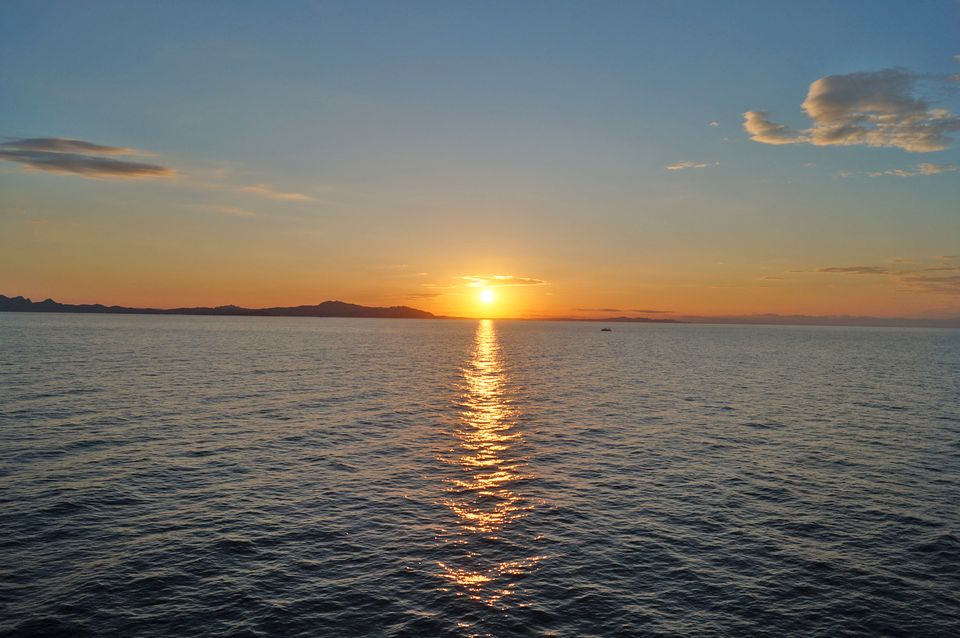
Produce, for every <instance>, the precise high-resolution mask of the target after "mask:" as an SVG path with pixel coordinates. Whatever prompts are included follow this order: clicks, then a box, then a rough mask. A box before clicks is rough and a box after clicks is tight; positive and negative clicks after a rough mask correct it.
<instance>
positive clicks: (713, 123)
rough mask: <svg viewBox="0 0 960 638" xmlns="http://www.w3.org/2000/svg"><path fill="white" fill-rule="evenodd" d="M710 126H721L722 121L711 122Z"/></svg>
mask: <svg viewBox="0 0 960 638" xmlns="http://www.w3.org/2000/svg"><path fill="white" fill-rule="evenodd" d="M709 126H712V127H714V128H716V127H718V126H720V122H717V121H713V122H710V124H709Z"/></svg>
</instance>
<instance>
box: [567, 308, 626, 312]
mask: <svg viewBox="0 0 960 638" xmlns="http://www.w3.org/2000/svg"><path fill="white" fill-rule="evenodd" d="M573 310H575V311H576V312H623V311H622V310H620V309H619V308H573Z"/></svg>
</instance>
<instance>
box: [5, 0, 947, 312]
mask: <svg viewBox="0 0 960 638" xmlns="http://www.w3.org/2000/svg"><path fill="white" fill-rule="evenodd" d="M0 61H2V63H0V293H2V294H5V295H8V296H12V295H24V296H28V297H31V298H33V299H34V300H39V299H44V298H47V297H52V298H54V299H56V300H58V301H61V302H66V303H95V302H100V303H107V304H123V305H129V306H153V307H177V306H193V305H221V304H238V305H243V306H251V307H260V306H278V305H299V304H313V303H319V302H320V301H323V300H326V299H340V300H344V301H349V302H353V303H360V304H365V305H410V306H414V307H417V308H421V309H424V310H429V311H431V312H435V313H438V314H446V315H458V316H490V317H506V316H510V317H563V316H570V317H574V316H577V317H604V316H619V315H630V316H638V315H642V316H650V317H670V316H686V315H707V316H710V315H740V314H754V313H779V314H807V315H871V316H900V317H945V316H957V315H960V168H958V167H960V3H958V2H957V1H955V0H942V1H938V0H929V1H924V2H906V1H904V2H885V1H877V0H872V1H870V2H866V1H864V2H842V3H841V2H833V1H830V2H813V1H811V2H802V3H788V2H782V3H771V2H747V1H738V2H716V1H703V2H695V1H687V2H676V1H664V2H653V1H644V2H606V1H591V2H533V1H531V2H482V3H480V2H456V1H444V2H440V1H437V2H414V1H411V2H294V1H290V2H282V3H269V2H244V1H241V0H232V1H224V2H176V1H169V2H162V3H147V2H129V1H126V2H106V1H104V2H93V1H81V2H76V1H68V2H48V1H44V0H29V1H21V0H7V1H5V2H4V3H3V4H2V6H0Z"/></svg>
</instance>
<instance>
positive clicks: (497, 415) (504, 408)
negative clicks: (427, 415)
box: [439, 319, 540, 605]
mask: <svg viewBox="0 0 960 638" xmlns="http://www.w3.org/2000/svg"><path fill="white" fill-rule="evenodd" d="M462 377H463V383H462V385H461V389H460V393H459V396H458V407H459V422H458V424H457V426H456V427H455V428H454V431H453V434H454V436H455V438H456V443H457V447H456V449H455V450H454V454H453V455H452V456H451V457H450V458H447V459H444V460H445V461H446V462H448V463H451V464H452V465H454V466H455V467H457V468H458V469H459V470H460V472H459V476H458V478H452V479H449V480H448V482H447V483H448V484H447V487H446V491H447V498H446V499H445V500H444V504H445V505H446V506H447V507H449V508H450V510H451V511H452V512H453V513H454V514H455V515H456V518H455V525H456V527H455V528H454V529H452V530H450V532H452V533H448V534H445V540H446V541H447V542H448V543H453V544H458V545H461V546H463V550H464V552H463V553H462V559H463V560H460V561H458V562H462V563H465V565H460V566H457V565H452V564H447V563H443V562H441V563H439V566H440V568H441V575H442V576H443V578H444V579H445V580H447V581H448V582H449V583H452V584H453V585H454V586H455V588H456V593H457V594H458V595H467V596H470V597H471V598H474V599H476V600H481V601H483V602H486V603H489V604H491V605H492V604H495V603H497V602H498V601H500V600H501V599H503V598H504V597H505V596H508V595H510V594H512V593H513V592H514V590H515V588H516V581H517V580H518V578H519V577H520V576H522V575H523V574H524V573H525V572H527V571H528V570H529V569H530V567H531V566H532V565H534V564H535V563H536V562H538V561H539V560H540V557H535V556H534V557H526V558H519V559H518V558H516V557H515V556H510V557H509V558H508V557H507V556H505V555H504V554H509V553H511V550H512V553H516V551H517V550H518V549H520V550H522V551H526V550H527V548H524V547H520V546H518V545H517V543H516V541H515V540H513V539H512V538H511V539H505V538H503V536H504V532H505V531H507V528H508V526H510V525H511V523H515V522H516V521H518V520H519V519H521V518H523V517H525V516H526V515H527V514H528V513H529V512H530V510H532V509H533V507H534V505H533V502H532V501H531V500H530V499H528V498H525V497H524V496H523V495H522V494H520V493H518V491H517V489H518V484H519V483H520V482H522V481H523V480H524V479H525V478H526V477H525V476H524V474H523V469H524V467H525V465H526V460H525V458H524V457H523V455H522V452H521V451H520V450H519V449H518V448H519V443H520V442H521V439H522V432H521V431H520V430H519V429H518V427H517V412H516V410H515V409H514V407H513V406H512V404H511V401H510V398H509V396H508V387H507V375H506V372H505V370H504V366H503V363H502V361H501V356H500V343H499V341H498V338H497V333H496V330H495V328H494V324H493V322H492V321H490V320H488V319H487V320H482V321H480V322H479V324H478V326H477V332H476V337H475V340H474V348H473V353H472V357H471V359H470V360H469V361H468V362H467V364H466V365H465V366H464V368H463V371H462ZM481 541H491V542H493V543H495V544H497V545H496V546H497V547H502V548H504V549H505V551H503V552H494V553H493V555H488V552H490V551H492V550H489V549H485V550H483V551H481V550H480V549H478V548H477V543H478V542H481ZM485 547H489V546H485Z"/></svg>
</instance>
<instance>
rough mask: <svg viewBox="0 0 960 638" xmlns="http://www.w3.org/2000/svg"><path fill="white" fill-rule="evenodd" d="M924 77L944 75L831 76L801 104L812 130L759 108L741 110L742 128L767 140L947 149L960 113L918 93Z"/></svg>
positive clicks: (880, 73)
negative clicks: (779, 119) (789, 123)
mask: <svg viewBox="0 0 960 638" xmlns="http://www.w3.org/2000/svg"><path fill="white" fill-rule="evenodd" d="M920 80H927V81H934V82H939V83H941V84H942V83H943V82H945V81H946V78H944V77H942V76H939V77H935V76H921V75H917V74H914V73H911V72H909V71H906V70H904V69H883V70H880V71H861V72H857V73H849V74H846V75H828V76H826V77H823V78H820V79H819V80H816V81H815V82H813V84H811V85H810V88H809V90H808V91H807V97H806V99H805V100H804V101H803V103H802V104H801V107H802V108H803V110H804V112H806V114H807V116H808V117H809V118H810V119H811V120H812V122H813V124H812V126H811V127H810V128H809V129H805V130H801V131H796V130H792V129H790V128H789V127H787V126H785V125H783V124H777V123H775V122H773V121H771V120H770V119H769V117H768V113H767V112H766V111H759V110H756V111H747V112H746V113H744V114H743V117H744V122H743V127H744V129H745V130H746V132H747V134H748V135H749V136H750V139H752V140H754V141H755V142H762V143H764V144H813V145H815V146H852V145H861V146H878V147H883V146H885V147H895V148H902V149H903V150H906V151H913V152H918V153H924V152H930V151H941V150H944V149H947V148H949V147H950V139H949V134H950V133H953V132H955V131H960V117H958V116H956V115H954V114H952V113H951V112H950V111H948V110H947V109H944V108H935V107H933V106H931V105H930V103H929V102H928V101H927V100H925V99H924V98H922V97H917V96H915V95H914V93H915V89H916V86H917V84H918V82H919V81H920Z"/></svg>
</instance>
